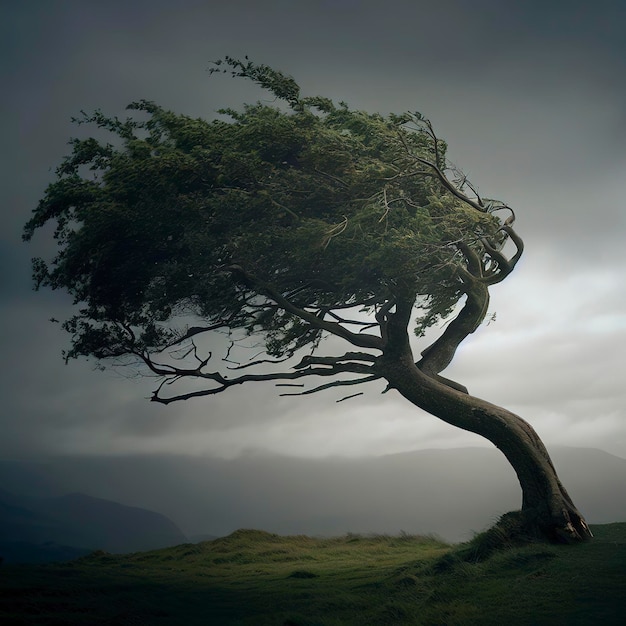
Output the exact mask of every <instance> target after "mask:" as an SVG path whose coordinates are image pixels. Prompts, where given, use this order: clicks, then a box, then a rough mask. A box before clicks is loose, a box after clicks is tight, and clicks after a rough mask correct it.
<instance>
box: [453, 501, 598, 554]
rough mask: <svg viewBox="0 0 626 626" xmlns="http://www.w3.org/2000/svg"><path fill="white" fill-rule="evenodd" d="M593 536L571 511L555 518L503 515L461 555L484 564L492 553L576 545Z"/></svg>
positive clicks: (524, 513)
mask: <svg viewBox="0 0 626 626" xmlns="http://www.w3.org/2000/svg"><path fill="white" fill-rule="evenodd" d="M563 513H565V511H564V512H563ZM575 517H577V519H574V518H575ZM591 537H593V534H592V533H591V530H590V529H589V527H588V526H587V524H586V522H585V520H584V519H582V518H581V517H580V516H577V515H576V514H575V513H574V514H571V513H569V512H568V513H567V515H564V514H563V515H560V516H557V517H556V518H555V517H554V516H553V515H547V514H544V515H540V514H539V513H538V512H537V511H511V512H510V513H505V514H504V515H502V517H500V519H499V520H498V521H497V522H496V523H495V524H494V525H493V526H492V527H491V528H489V529H488V530H486V531H485V532H482V533H480V534H479V535H477V536H476V537H474V539H472V541H470V542H469V544H468V545H467V547H466V548H463V549H462V550H461V552H460V554H459V556H460V557H461V558H462V560H464V561H471V562H476V561H483V560H485V559H486V558H488V557H489V556H490V555H491V554H492V553H493V552H496V551H498V550H503V549H507V548H512V547H515V546H523V545H528V544H529V543H577V542H580V541H587V540H588V539H591Z"/></svg>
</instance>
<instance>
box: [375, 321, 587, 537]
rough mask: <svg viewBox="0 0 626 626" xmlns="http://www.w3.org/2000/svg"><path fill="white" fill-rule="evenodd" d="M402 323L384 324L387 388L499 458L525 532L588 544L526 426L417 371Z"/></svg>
mask: <svg viewBox="0 0 626 626" xmlns="http://www.w3.org/2000/svg"><path fill="white" fill-rule="evenodd" d="M393 318H395V319H393ZM405 318H406V316H405V315H403V314H402V311H401V310H398V311H397V312H396V314H395V315H394V316H393V317H390V318H389V320H388V330H389V341H388V343H387V349H386V350H385V354H384V355H383V356H382V357H381V358H380V361H379V363H378V368H379V372H380V373H381V375H382V376H384V378H386V379H387V381H388V382H389V385H390V387H391V388H394V389H396V390H397V391H398V392H399V393H400V394H401V395H402V396H404V397H405V398H406V399H407V400H409V401H410V402H412V403H413V404H414V405H416V406H418V407H419V408H421V409H423V410H425V411H427V412H428V413H430V414H432V415H434V416H435V417H438V418H440V419H441V420H443V421H445V422H447V423H448V424H451V425H453V426H456V427H458V428H462V429H464V430H468V431H470V432H473V433H476V434H477V435H481V436H482V437H485V438H486V439H488V440H489V441H491V442H492V443H493V444H494V445H495V446H496V447H497V448H499V449H500V450H501V451H502V452H503V454H504V455H505V457H506V458H507V460H508V461H509V463H510V464H511V465H512V467H513V469H514V470H515V473H516V474H517V477H518V479H519V483H520V486H521V488H522V512H523V517H524V519H525V521H526V523H527V525H528V527H529V529H530V530H533V531H537V532H539V533H540V534H542V535H543V536H545V537H547V538H548V539H550V540H551V541H556V542H568V543H570V542H576V541H583V540H586V539H588V538H590V537H591V536H592V534H591V531H590V530H589V527H588V526H587V523H586V521H585V519H584V518H583V516H582V515H581V514H580V513H579V511H578V510H577V509H576V507H575V506H574V504H573V502H572V500H571V498H570V497H569V495H568V493H567V491H566V490H565V488H564V487H563V485H562V484H561V482H560V480H559V478H558V476H557V473H556V470H555V468H554V465H553V464H552V461H551V460H550V456H549V455H548V452H547V450H546V448H545V446H544V444H543V442H542V441H541V439H540V438H539V436H538V435H537V433H536V432H535V430H534V429H533V428H532V426H531V425H530V424H528V423H527V422H526V421H524V420H523V419H522V418H520V417H518V416H517V415H515V414H513V413H511V412H510V411H507V410H506V409H503V408H501V407H498V406H496V405H493V404H491V403H489V402H486V401H485V400H481V399H480V398H476V397H474V396H471V395H469V394H468V393H467V392H466V391H465V390H464V388H462V387H461V386H460V385H457V384H455V383H452V384H450V383H451V381H447V380H446V379H443V378H442V377H440V376H438V375H437V374H436V372H433V373H432V374H430V373H428V372H425V371H423V370H422V368H421V367H420V364H421V363H417V364H416V363H414V358H413V354H412V351H411V348H410V345H409V339H408V334H407V333H406V324H405V321H406V320H405ZM398 321H399V322H400V323H399V324H396V323H397V322H398ZM394 322H396V323H394ZM394 326H396V328H395V330H396V331H397V332H394Z"/></svg>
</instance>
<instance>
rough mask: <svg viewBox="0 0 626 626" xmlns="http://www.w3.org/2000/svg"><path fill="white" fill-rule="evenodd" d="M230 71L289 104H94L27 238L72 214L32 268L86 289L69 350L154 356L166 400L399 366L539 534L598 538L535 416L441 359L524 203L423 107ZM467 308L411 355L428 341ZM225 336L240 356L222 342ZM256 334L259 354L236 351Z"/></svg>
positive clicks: (294, 386)
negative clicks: (474, 442)
mask: <svg viewBox="0 0 626 626" xmlns="http://www.w3.org/2000/svg"><path fill="white" fill-rule="evenodd" d="M224 68H225V69H224ZM213 71H220V72H221V71H223V72H227V73H231V74H232V75H233V76H235V77H243V78H245V79H249V80H252V81H254V82H255V83H257V84H259V85H260V86H262V87H263V88H265V89H266V90H269V92H271V93H272V94H273V95H274V96H275V98H276V102H278V105H276V104H273V105H268V104H264V103H256V104H252V105H245V106H244V107H243V109H242V110H231V109H228V110H223V111H220V113H221V114H222V115H221V116H220V117H219V118H218V119H213V120H211V121H205V120H203V119H192V118H190V117H187V116H184V115H178V114H175V113H172V112H170V111H167V110H164V109H162V108H161V107H159V106H157V105H156V104H154V103H152V102H147V101H141V102H137V103H134V104H131V105H130V106H129V109H130V110H131V111H133V113H131V116H130V117H129V118H128V119H125V120H120V119H118V118H115V117H114V118H111V117H107V116H105V115H104V114H103V113H101V112H96V113H95V114H91V115H87V114H83V117H82V118H81V119H79V120H78V121H79V122H80V123H86V124H92V125H95V127H98V128H99V129H100V130H99V131H98V134H99V135H102V134H103V131H108V132H109V133H110V134H111V138H112V139H111V141H112V143H104V142H103V141H101V140H97V139H95V138H88V139H80V140H79V139H75V140H73V141H72V142H71V145H72V152H71V154H70V155H69V156H68V157H66V159H65V160H64V161H63V162H62V164H61V165H60V166H59V167H58V169H57V178H56V180H55V182H53V183H52V184H51V185H49V187H48V188H47V190H46V192H45V195H44V197H43V199H42V200H41V201H40V203H39V205H38V206H37V208H36V209H35V211H34V214H33V216H32V218H31V220H30V221H29V222H28V223H27V225H26V227H25V232H24V237H25V239H26V240H29V239H30V238H31V237H32V236H33V234H34V232H35V231H36V230H37V229H38V228H40V227H42V226H44V225H45V224H47V223H48V222H50V221H52V222H54V223H55V225H56V230H55V235H54V236H55V238H56V240H57V242H58V248H57V253H56V256H55V257H54V258H53V259H51V260H49V261H45V260H42V259H35V260H34V278H35V281H36V285H37V287H41V286H47V287H51V288H52V289H62V290H65V291H67V292H69V293H70V294H71V295H72V296H73V297H74V301H75V304H76V307H77V308H76V311H77V312H76V314H75V315H74V316H73V317H71V318H70V319H68V320H66V321H65V322H64V324H63V326H64V328H65V330H66V331H68V332H69V333H70V335H71V337H72V343H71V348H70V349H69V350H68V351H67V352H66V353H65V358H66V359H70V358H76V357H94V358H96V359H98V360H99V362H103V361H104V362H106V361H107V360H111V359H113V360H115V361H117V362H119V361H120V360H122V361H123V362H128V361H130V360H136V361H137V362H138V363H139V364H140V365H141V366H142V367H144V368H147V370H148V371H149V372H151V373H152V374H153V375H156V376H158V377H160V379H161V381H160V384H158V386H157V387H156V389H155V390H154V392H153V395H152V400H153V401H154V402H160V403H163V404H169V403H171V402H175V401H180V400H188V399H191V398H201V397H205V396H211V395H215V394H218V393H222V392H227V391H228V390H229V389H231V388H232V387H235V388H238V387H240V386H241V385H244V384H248V383H251V382H253V381H267V382H274V383H275V384H280V385H281V386H282V387H288V388H289V387H291V390H290V392H291V393H294V394H304V393H313V392H317V391H322V390H324V389H328V388H333V387H340V386H341V387H345V388H346V390H347V395H350V392H351V391H352V390H353V389H355V386H357V385H362V384H366V383H370V382H372V381H377V380H381V379H382V380H385V381H386V383H387V388H388V389H395V390H397V392H399V393H400V394H401V395H402V396H403V397H404V398H406V400H408V401H409V402H411V403H412V404H414V405H415V406H416V407H419V408H420V409H423V410H424V411H427V412H428V413H431V414H432V415H434V416H436V417H438V418H440V419H442V420H444V421H445V422H447V423H449V424H452V425H453V426H457V427H459V428H463V429H465V430H468V431H471V432H473V433H477V434H478V435H481V436H483V437H485V438H487V439H488V440H489V441H491V442H492V443H493V444H495V445H496V446H497V447H498V448H499V449H500V450H501V451H502V452H503V453H504V455H505V456H506V458H507V459H508V461H509V462H510V463H511V465H512V466H513V468H514V469H515V472H516V474H517V477H518V479H519V482H520V485H521V489H522V506H521V515H520V518H521V519H522V520H523V524H525V525H526V526H527V528H528V529H532V530H534V531H538V532H540V533H541V534H543V535H545V536H547V537H548V538H550V539H551V540H554V541H567V542H572V541H580V540H583V539H585V538H587V537H590V536H591V533H590V531H589V529H588V527H587V524H586V522H585V520H584V519H583V517H582V516H581V514H580V513H579V512H578V510H577V509H576V507H575V506H574V504H573V503H572V501H571V499H570V497H569V496H568V494H567V492H566V490H565V489H564V487H563V486H562V485H561V482H560V481H559V478H558V477H557V474H556V471H555V469H554V466H553V464H552V462H551V460H550V457H549V455H548V452H547V451H546V448H545V447H544V445H543V443H542V442H541V440H540V439H539V437H538V435H537V434H536V432H535V431H534V430H533V428H532V427H531V426H530V425H529V424H528V423H527V422H526V421H524V420H523V419H521V418H520V417H518V416H517V415H514V414H512V413H510V412H509V411H507V410H505V409H503V408H500V407H498V406H495V405H493V404H490V403H489V402H486V401H485V400H481V399H479V398H477V397H474V396H472V395H470V394H469V393H468V391H467V389H466V388H465V387H464V386H463V385H462V384H460V383H458V382H454V381H452V380H449V379H447V378H444V377H443V376H442V375H441V373H442V372H443V371H444V370H445V368H446V367H447V366H448V365H449V364H450V362H451V361H452V359H453V357H454V354H455V352H456V350H457V348H458V347H459V345H460V344H461V342H462V341H463V340H464V339H465V338H466V337H467V336H468V335H470V334H471V333H473V332H474V331H475V330H476V329H477V328H478V326H479V325H480V324H481V322H482V321H483V320H484V318H485V316H486V314H487V308H488V303H489V288H490V287H491V286H492V285H495V284H497V283H499V282H501V281H502V280H504V279H505V278H507V276H508V275H509V274H510V273H511V272H512V271H513V269H514V268H515V265H516V263H517V262H518V260H519V259H520V257H521V255H522V251H523V242H522V239H521V237H520V236H519V235H518V234H517V232H516V230H515V213H514V212H513V210H512V209H511V208H510V207H509V206H507V205H506V204H504V203H502V202H499V201H496V200H491V199H487V198H484V197H481V196H480V195H479V194H478V193H477V190H476V188H475V187H473V186H472V185H471V183H470V182H469V181H468V180H467V179H466V178H465V177H464V176H463V175H462V174H461V173H460V172H459V171H457V170H455V169H454V168H453V167H452V166H451V165H450V164H449V162H448V161H447V159H446V144H445V143H444V141H442V140H441V139H440V138H438V137H437V135H436V134H435V131H434V129H433V126H432V125H431V123H430V122H429V121H428V120H427V119H425V118H424V117H422V115H420V114H419V113H403V114H400V115H388V116H382V115H379V114H370V113H366V112H363V111H356V110H352V109H350V108H349V107H348V106H347V105H346V104H345V103H339V104H334V103H333V102H331V101H330V100H328V99H327V98H323V97H303V96H301V94H300V89H299V87H298V85H297V84H296V83H295V82H294V80H293V79H292V78H290V77H288V76H286V75H284V74H282V73H281V72H278V71H275V70H273V69H271V68H269V67H267V66H265V65H257V64H254V63H252V62H250V61H248V60H247V59H246V60H245V61H239V60H237V59H233V58H230V57H227V58H226V59H225V60H224V61H221V62H218V63H217V64H216V66H215V67H214V68H213ZM451 316H452V317H453V319H452V321H449V322H448V323H447V324H446V325H445V327H444V328H445V329H444V330H443V331H442V332H441V333H440V335H439V337H438V338H437V339H436V340H435V341H434V343H432V344H431V345H429V346H428V347H427V348H426V349H425V350H424V351H423V352H422V353H421V354H420V355H415V354H414V353H413V350H412V348H411V341H410V339H411V335H412V334H413V333H414V334H417V335H418V336H422V335H423V334H424V333H425V331H426V330H427V329H429V328H430V327H433V326H436V325H437V323H438V322H440V321H441V320H444V319H446V318H449V317H451ZM215 333H219V334H220V337H219V339H220V341H221V343H220V345H224V342H223V339H224V336H226V337H228V339H229V343H228V345H227V349H226V353H225V354H220V355H217V356H214V355H213V353H212V352H211V351H210V350H211V346H215V345H216V343H215V342H213V343H212V341H211V340H210V339H209V340H208V341H207V340H206V338H207V337H209V338H210V337H211V335H213V334H215ZM246 337H248V341H250V339H249V338H250V337H255V338H259V341H262V352H263V354H262V355H259V354H255V355H252V354H251V355H250V357H249V358H248V359H247V360H245V361H242V360H241V359H240V357H238V358H237V359H234V358H233V350H236V349H237V346H238V345H239V343H240V341H241V340H242V338H246ZM329 337H331V338H334V340H333V341H326V339H327V338H329ZM339 344H343V347H342V348H341V349H339V350H337V345H339ZM257 352H258V350H257Z"/></svg>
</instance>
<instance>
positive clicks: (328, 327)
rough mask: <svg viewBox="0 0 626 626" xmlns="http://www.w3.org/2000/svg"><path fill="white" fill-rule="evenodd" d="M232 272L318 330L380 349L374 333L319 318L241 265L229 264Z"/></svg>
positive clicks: (379, 340)
mask: <svg viewBox="0 0 626 626" xmlns="http://www.w3.org/2000/svg"><path fill="white" fill-rule="evenodd" d="M225 269H228V270H229V271H231V272H232V273H233V274H238V275H240V276H241V277H242V278H243V279H244V281H246V282H247V283H248V284H251V285H254V286H255V288H256V289H257V291H259V292H261V293H263V294H265V295H266V296H267V297H269V298H270V299H271V300H273V301H274V302H275V303H276V304H277V305H278V306H279V307H281V308H282V309H284V310H285V311H287V312H288V313H291V314H293V315H295V316H296V317H299V318H300V319H302V320H304V321H305V322H308V323H309V324H310V325H311V326H312V327H313V328H318V329H320V330H325V331H327V332H329V333H331V334H333V335H336V336H337V337H341V338H342V339H345V340H346V341H348V342H349V343H351V344H353V345H355V346H358V347H360V348H374V349H376V348H378V349H381V347H382V346H381V343H382V342H381V339H380V337H376V336H375V335H370V334H361V333H359V334H357V333H353V332H351V331H349V330H348V329H346V328H344V327H343V326H341V324H339V323H337V322H330V321H328V320H324V319H322V318H320V317H319V316H318V315H315V314H314V313H311V312H309V311H306V310H305V309H302V308H300V307H298V306H296V305H295V304H294V303H293V302H291V301H290V300H288V299H287V298H286V297H285V296H283V295H282V294H280V293H279V292H278V291H276V289H274V287H272V286H270V285H268V284H267V283H264V282H263V281H261V280H259V279H258V278H255V277H254V276H252V275H251V274H248V272H246V271H245V270H244V269H243V268H242V267H241V266H239V265H231V266H230V267H228V268H225Z"/></svg>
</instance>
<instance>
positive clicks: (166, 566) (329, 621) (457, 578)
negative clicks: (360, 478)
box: [0, 523, 626, 626]
mask: <svg viewBox="0 0 626 626" xmlns="http://www.w3.org/2000/svg"><path fill="white" fill-rule="evenodd" d="M593 530H594V534H595V535H596V538H595V539H594V540H593V541H591V542H589V543H586V544H581V545H574V546H553V545H548V544H543V543H533V544H529V545H526V546H521V547H520V546H517V547H516V546H515V545H510V546H508V547H505V548H502V549H498V550H490V551H489V552H490V553H489V554H488V555H486V554H483V555H482V556H480V555H481V545H482V544H484V542H485V537H484V536H479V537H477V538H476V539H475V541H474V542H473V543H472V544H469V545H468V544H463V545H460V546H450V545H447V544H445V543H443V542H442V541H439V540H437V539H436V538H432V537H415V536H409V535H401V536H399V537H391V536H371V537H370V536H367V537H366V536H359V535H347V536H345V537H341V538H333V539H314V538H311V537H306V536H295V537H281V536H278V535H272V534H269V533H265V532H262V531H256V530H239V531H236V532H235V533H233V534H232V535H229V536H228V537H224V538H221V539H216V540H215V541H210V542H205V543H201V544H184V545H181V546H177V547H174V548H168V549H165V550H157V551H153V552H145V553H136V554H128V555H111V554H106V553H102V552H99V553H94V554H92V555H89V556H88V557H84V558H82V559H78V560H76V561H71V562H68V563H58V564H49V565H3V566H1V567H0V623H2V624H11V625H14V626H19V625H20V624H37V625H38V626H39V625H41V626H45V625H53V624H54V625H59V626H60V625H61V624H63V625H66V624H67V625H71V624H93V625H97V624H111V625H113V624H115V625H120V626H123V625H125V624H128V625H131V624H132V625H134V626H135V625H142V624H146V625H154V626H159V625H162V624H163V625H165V624H168V625H181V624H185V625H194V624H198V625H199V624H202V625H210V626H213V625H216V626H217V625H221V624H225V625H226V624H233V625H235V624H237V625H255V626H257V625H264V624H268V625H270V624H271V625H275V626H281V625H284V626H289V625H297V626H335V625H336V626H339V625H341V626H343V625H350V624H358V625H372V626H375V625H378V624H381V625H382V624H388V625H393V626H395V625H403V624H407V625H411V624H416V625H417V624H424V625H428V626H431V625H433V626H434V625H438V624H441V625H446V626H447V625H454V624H480V625H481V626H482V625H490V624H493V625H496V624H497V625H498V626H500V625H502V624H507V625H515V624H529V625H531V624H532V625H540V624H567V625H568V626H569V625H576V624H603V625H605V624H620V625H621V624H622V623H623V620H624V615H625V614H626V523H619V524H608V525H603V526H595V527H593Z"/></svg>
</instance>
